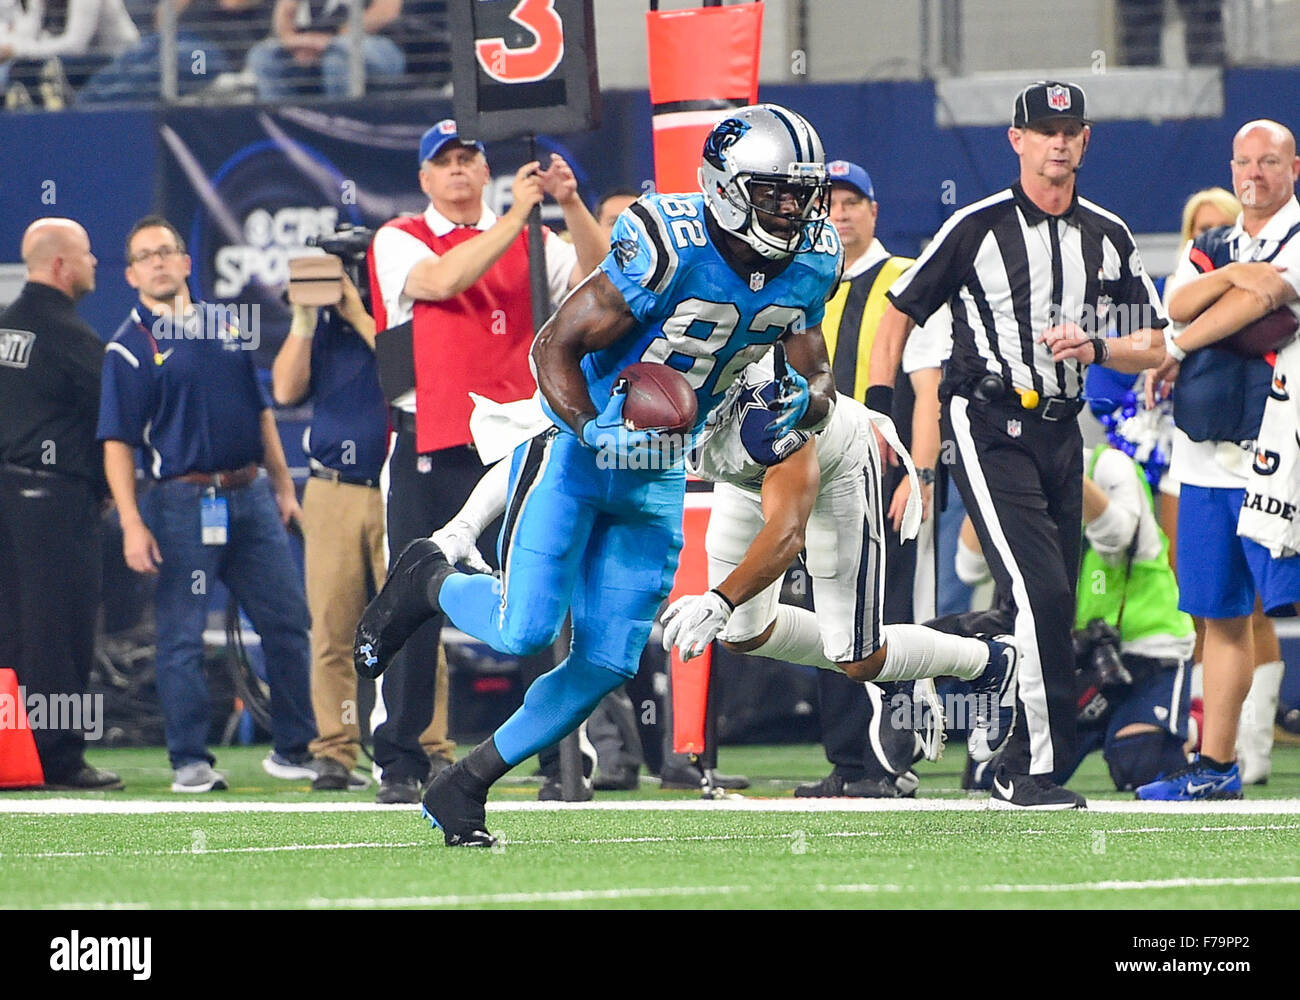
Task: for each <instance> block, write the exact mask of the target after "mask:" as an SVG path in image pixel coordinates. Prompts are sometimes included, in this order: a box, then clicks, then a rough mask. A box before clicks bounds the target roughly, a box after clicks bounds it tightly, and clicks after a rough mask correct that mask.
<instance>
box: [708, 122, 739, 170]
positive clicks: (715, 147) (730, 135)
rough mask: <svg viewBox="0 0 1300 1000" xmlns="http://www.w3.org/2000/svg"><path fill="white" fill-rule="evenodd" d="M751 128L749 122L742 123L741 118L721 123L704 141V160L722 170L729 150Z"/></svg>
mask: <svg viewBox="0 0 1300 1000" xmlns="http://www.w3.org/2000/svg"><path fill="white" fill-rule="evenodd" d="M749 127H750V126H749V122H742V121H741V120H740V119H739V118H727V119H725V120H723V121H721V122H719V123H718V124H717V126H716V127H715V128H714V129H713V131H712V132H710V133H709V137H708V138H707V139H705V140H704V158H705V159H706V160H707V161H708V162H709V163H710V164H712V165H713V166H715V167H717V168H718V169H719V170H722V169H723V165H724V164H725V163H726V162H727V150H728V149H730V148H731V147H732V146H734V145H735V144H736V140H737V139H739V138H740V137H741V136H742V135H744V134H745V133H746V132H748V131H749Z"/></svg>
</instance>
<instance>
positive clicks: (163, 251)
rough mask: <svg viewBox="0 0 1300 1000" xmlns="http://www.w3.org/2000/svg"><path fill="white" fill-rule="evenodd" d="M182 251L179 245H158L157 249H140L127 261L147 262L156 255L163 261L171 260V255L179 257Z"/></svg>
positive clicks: (132, 262)
mask: <svg viewBox="0 0 1300 1000" xmlns="http://www.w3.org/2000/svg"><path fill="white" fill-rule="evenodd" d="M184 253H185V251H184V250H182V249H181V248H180V247H159V248H158V249H157V250H141V251H140V252H139V253H138V254H136V255H135V256H134V257H132V258H131V260H130V261H129V263H131V264H147V263H149V261H151V260H153V259H154V258H155V257H157V258H158V259H159V260H161V261H163V262H164V263H165V262H166V261H169V260H171V259H172V258H173V257H179V256H180V255H182V254H184Z"/></svg>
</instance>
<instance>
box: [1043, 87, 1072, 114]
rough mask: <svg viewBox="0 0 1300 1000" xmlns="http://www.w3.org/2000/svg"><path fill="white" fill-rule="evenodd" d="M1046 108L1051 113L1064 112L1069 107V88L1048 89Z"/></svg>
mask: <svg viewBox="0 0 1300 1000" xmlns="http://www.w3.org/2000/svg"><path fill="white" fill-rule="evenodd" d="M1047 106H1048V107H1049V108H1051V109H1052V110H1053V111H1065V110H1067V109H1068V108H1069V107H1070V88H1069V87H1048V88H1047Z"/></svg>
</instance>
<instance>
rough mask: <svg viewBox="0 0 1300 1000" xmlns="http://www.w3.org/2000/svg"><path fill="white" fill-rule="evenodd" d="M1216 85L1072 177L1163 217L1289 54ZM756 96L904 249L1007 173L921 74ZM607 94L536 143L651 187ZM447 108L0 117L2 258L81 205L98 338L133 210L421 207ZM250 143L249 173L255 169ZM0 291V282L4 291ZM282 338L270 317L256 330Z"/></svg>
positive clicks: (215, 219) (993, 140) (1283, 86)
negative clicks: (799, 130) (843, 163)
mask: <svg viewBox="0 0 1300 1000" xmlns="http://www.w3.org/2000/svg"><path fill="white" fill-rule="evenodd" d="M1223 90H1224V109H1225V111H1224V116H1223V117H1222V118H1219V119H1181V120H1166V121H1161V122H1151V121H1107V122H1103V123H1101V124H1100V125H1099V126H1098V128H1097V131H1096V134H1095V136H1094V141H1093V144H1092V147H1091V149H1090V150H1089V153H1088V158H1087V163H1086V164H1085V166H1084V169H1083V172H1082V174H1081V177H1080V188H1081V191H1082V192H1083V194H1084V195H1085V196H1087V197H1091V198H1094V199H1095V200H1097V201H1099V202H1100V203H1101V204H1103V205H1105V206H1106V207H1107V208H1110V209H1112V210H1114V211H1116V212H1118V213H1119V214H1120V215H1122V216H1123V217H1124V218H1125V219H1126V220H1127V221H1128V222H1129V224H1130V226H1131V227H1132V228H1133V230H1134V232H1136V233H1159V232H1169V231H1170V230H1173V229H1176V227H1177V224H1178V219H1179V214H1180V211H1181V206H1182V202H1183V200H1184V198H1185V197H1186V196H1187V195H1188V194H1189V193H1191V192H1192V191H1194V190H1196V189H1198V188H1201V187H1205V186H1208V185H1211V184H1226V183H1227V182H1228V158H1229V144H1230V141H1231V137H1232V134H1233V132H1234V131H1235V129H1236V128H1237V127H1238V126H1239V125H1240V124H1241V123H1243V122H1245V121H1247V120H1249V119H1251V118H1257V117H1271V118H1276V119H1278V120H1280V121H1282V122H1284V123H1286V124H1289V125H1291V126H1292V127H1293V128H1295V127H1297V126H1300V70H1295V69H1285V70H1284V69H1237V70H1228V71H1226V72H1225V74H1224V81H1223ZM761 96H762V98H763V99H764V100H769V101H775V102H778V103H783V104H787V105H788V106H790V107H792V108H794V109H795V110H797V111H800V112H802V113H803V114H805V115H807V116H808V117H809V118H810V119H811V120H812V121H813V122H814V123H815V124H816V125H817V127H818V129H819V130H820V131H821V134H822V136H823V138H824V140H825V142H826V148H827V152H828V154H829V155H830V156H831V157H843V158H846V159H852V160H855V161H857V162H860V163H861V164H862V165H863V166H865V167H866V168H867V169H868V170H869V171H870V172H871V175H872V178H873V180H874V181H875V185H876V192H877V195H878V197H879V199H880V203H881V214H880V224H879V230H878V232H879V234H880V237H881V239H882V240H883V241H884V242H885V244H886V245H887V246H889V247H890V249H891V250H893V251H895V252H898V253H915V252H917V251H918V250H919V248H920V247H921V246H922V244H923V242H924V240H926V239H927V238H928V237H929V236H930V235H931V234H932V233H933V232H934V231H935V230H936V229H937V228H938V227H939V226H940V225H941V224H942V222H943V220H944V219H945V218H946V217H947V216H948V215H949V214H951V212H952V211H953V210H954V209H955V208H956V207H958V206H960V205H962V204H965V203H968V202H970V201H973V200H975V199H976V198H979V197H982V196H983V195H985V194H987V193H989V192H991V191H993V190H996V189H997V188H999V187H1001V186H1003V185H1004V184H1006V183H1008V182H1009V181H1011V180H1012V179H1013V178H1014V176H1015V163H1014V160H1013V158H1012V155H1011V151H1010V149H1009V148H1008V147H1007V144H1006V138H1005V128H1003V127H1002V126H982V127H959V128H940V127H939V126H937V125H936V124H935V96H934V87H933V84H932V83H930V82H929V81H919V82H917V81H891V82H873V83H860V84H823V85H771V86H764V87H763V88H762V91H761ZM604 102H605V103H604V125H603V126H602V128H601V129H600V130H598V131H596V132H593V133H588V134H581V135H572V136H559V137H544V138H542V139H540V140H539V148H540V149H541V151H543V152H544V151H546V150H548V149H556V150H558V151H560V152H562V153H563V154H564V155H565V156H566V157H567V158H568V159H569V161H570V162H571V163H572V164H573V166H574V168H575V170H576V171H577V172H578V175H579V178H580V181H581V183H582V185H583V191H584V192H585V193H586V195H587V197H588V198H589V199H592V200H594V199H595V198H596V197H597V196H598V195H599V193H600V192H602V191H604V190H607V189H609V188H612V187H615V186H628V185H630V186H632V187H638V188H645V189H648V185H649V184H650V181H649V178H650V177H652V175H653V170H652V154H651V145H650V135H649V129H648V125H649V121H650V108H649V100H648V96H647V94H646V93H645V92H644V91H611V92H608V93H606V94H605V95H604ZM450 113H451V108H450V103H449V102H432V103H430V102H395V101H383V102H381V101H378V100H372V101H369V102H351V103H338V104H313V105H310V106H308V107H304V108H272V107H260V106H251V105H250V106H238V107H223V108H200V107H173V108H166V109H159V110H157V111H155V112H141V111H129V112H128V111H120V112H95V113H88V112H83V113H78V112H64V113H58V114H44V113H36V114H29V115H18V114H10V115H4V116H0V197H2V198H3V204H4V206H5V211H4V212H3V213H0V261H9V262H14V261H17V259H18V246H19V241H20V238H21V234H22V231H23V229H24V228H25V227H26V226H27V224H28V223H29V222H31V221H32V220H33V219H35V218H38V217H40V216H42V215H52V214H57V215H67V216H71V217H74V218H76V219H78V220H80V221H81V222H82V223H83V224H85V225H86V227H87V229H88V230H89V232H90V235H91V240H92V245H93V247H94V249H95V252H96V253H97V255H98V256H99V258H100V262H101V266H100V269H99V288H98V289H97V291H96V293H95V294H94V295H92V296H90V297H88V298H87V299H86V300H85V301H84V302H83V304H82V306H81V308H82V311H83V313H84V315H85V316H86V317H87V319H89V320H90V321H91V322H92V324H94V325H95V327H96V328H97V329H98V330H100V331H101V333H102V334H104V335H105V336H107V335H108V334H110V333H111V332H112V330H113V329H114V328H115V327H116V325H117V324H118V323H119V322H120V320H121V318H122V316H123V315H124V314H125V312H126V310H127V308H128V307H129V305H130V303H131V301H132V299H133V295H132V293H131V290H130V289H129V288H128V287H127V285H126V283H125V281H124V279H123V277H122V268H123V264H124V261H123V259H122V258H123V251H122V239H123V237H124V235H125V233H126V231H127V229H128V228H129V227H130V225H131V223H132V222H133V221H134V220H135V219H137V218H138V217H139V216H141V215H143V214H145V213H146V212H148V211H152V210H159V211H163V212H165V213H167V214H169V215H170V216H172V218H173V219H174V221H176V222H177V224H178V225H179V226H180V227H181V229H182V231H183V232H187V233H190V234H193V235H195V236H199V237H203V236H204V235H205V234H207V235H209V236H211V234H212V233H214V232H216V231H217V230H218V229H219V228H221V226H220V223H221V219H222V217H223V211H224V213H225V214H224V220H225V228H226V230H227V237H226V238H225V242H226V243H227V244H229V242H230V240H232V239H235V237H232V236H230V235H229V230H230V229H231V227H232V226H234V227H243V226H245V225H246V224H247V222H248V213H249V212H251V211H252V210H253V209H254V208H255V207H257V205H258V204H259V199H261V198H263V197H265V198H267V199H269V200H270V202H271V203H273V204H274V205H276V206H292V205H294V204H295V203H297V204H298V205H299V207H302V208H305V209H317V210H319V209H321V208H322V207H323V206H325V205H327V203H328V202H329V201H330V199H331V198H333V200H334V201H336V202H337V203H338V204H337V205H336V206H335V209H336V214H337V215H338V217H339V218H353V219H355V220H356V221H361V222H366V223H368V224H374V223H376V222H379V221H382V220H383V219H384V218H387V217H388V216H389V215H391V214H392V213H393V211H395V210H403V209H409V210H418V209H419V208H420V207H421V206H422V201H423V199H422V197H421V196H420V195H419V192H418V188H417V186H416V179H415V173H416V164H415V146H416V141H417V140H418V136H419V133H420V131H422V130H423V128H424V127H426V126H427V125H428V124H430V123H432V122H433V121H436V120H437V119H439V118H442V117H445V116H448V115H450ZM304 148H306V149H307V150H308V152H307V153H306V154H303V153H302V150H303V149H304ZM277 153H278V155H280V156H281V161H280V162H277V161H276V159H275V156H276V154H277ZM525 154H526V147H525V144H524V143H523V142H522V141H519V142H514V143H497V144H493V145H492V146H491V147H490V149H489V156H490V159H491V160H492V162H493V163H494V164H495V165H496V166H497V169H498V173H499V176H498V178H497V180H498V184H497V185H496V186H495V187H494V188H493V194H494V196H504V195H508V192H509V175H510V173H511V172H512V169H513V167H514V165H515V164H518V163H520V162H522V161H523V159H524V156H525ZM259 159H260V160H262V161H264V162H263V164H262V168H261V169H260V172H259V170H258V169H253V168H254V166H255V164H256V161H258V160H259ZM295 170H296V171H297V176H296V177H295V176H292V174H293V172H294V171H295ZM347 181H352V182H353V189H352V196H353V200H352V201H351V202H350V203H349V202H348V201H347V200H346V194H347V190H348V189H347V188H346V187H345V182H347ZM331 184H332V185H335V188H336V189H337V190H334V189H331V188H330V185H331ZM331 191H332V193H331ZM222 205H224V209H223V208H222V207H221V206H222ZM318 218H328V215H319V216H318ZM205 226H206V227H207V228H206V229H205ZM200 242H201V243H203V245H202V246H197V247H196V251H198V253H196V262H195V267H196V272H198V274H199V281H198V284H199V286H200V287H199V288H197V289H196V291H198V292H199V293H200V294H201V295H204V296H211V295H212V294H213V288H212V287H211V284H210V282H211V281H212V280H213V278H212V277H211V274H212V265H213V260H212V259H211V258H212V257H213V256H215V254H216V253H217V252H219V251H220V249H221V246H219V244H221V243H223V239H220V238H217V237H215V236H212V237H211V238H209V239H207V240H206V242H204V241H203V240H202V239H201V240H200ZM200 255H205V256H206V258H207V259H199V257H200ZM229 256H230V254H229V251H228V252H227V257H229ZM8 297H9V295H8V294H5V293H4V292H3V291H0V299H7V298H8ZM231 298H236V296H232V297H231ZM277 342H278V339H277V338H276V337H275V336H274V334H273V333H272V336H271V337H270V338H269V341H268V343H267V345H266V346H267V348H268V349H273V348H274V347H275V346H276V343H277ZM264 357H265V355H264ZM266 363H269V358H266Z"/></svg>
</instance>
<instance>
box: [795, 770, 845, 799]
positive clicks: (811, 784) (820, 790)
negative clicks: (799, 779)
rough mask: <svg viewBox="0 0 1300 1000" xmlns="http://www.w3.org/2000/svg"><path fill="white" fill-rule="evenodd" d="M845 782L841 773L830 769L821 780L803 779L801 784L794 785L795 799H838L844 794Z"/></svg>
mask: <svg viewBox="0 0 1300 1000" xmlns="http://www.w3.org/2000/svg"><path fill="white" fill-rule="evenodd" d="M847 783H848V782H846V781H845V780H844V776H843V775H842V774H839V773H837V772H835V771H832V772H831V773H830V774H828V775H826V777H824V778H822V780H821V781H805V782H804V783H803V784H802V785H796V786H795V789H794V797H795V798H796V799H838V798H841V797H843V796H844V794H845V792H844V786H845V785H846V784H847Z"/></svg>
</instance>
